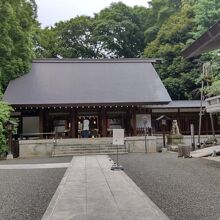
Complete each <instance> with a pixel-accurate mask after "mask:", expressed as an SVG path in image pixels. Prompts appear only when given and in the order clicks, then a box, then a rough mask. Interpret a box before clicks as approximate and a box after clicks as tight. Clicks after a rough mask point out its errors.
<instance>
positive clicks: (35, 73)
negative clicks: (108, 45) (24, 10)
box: [4, 59, 171, 105]
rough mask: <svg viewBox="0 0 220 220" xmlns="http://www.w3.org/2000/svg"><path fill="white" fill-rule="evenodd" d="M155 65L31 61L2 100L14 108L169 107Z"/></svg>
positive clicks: (131, 61) (144, 62)
mask: <svg viewBox="0 0 220 220" xmlns="http://www.w3.org/2000/svg"><path fill="white" fill-rule="evenodd" d="M156 61H157V60H155V59H146V60H145V59H119V60H116V59H115V60H80V59H77V60H76V59H62V60H59V59H43V60H34V61H33V63H32V69H31V72H30V73H28V74H26V75H24V76H22V77H20V78H18V79H15V80H13V81H11V82H10V83H9V85H8V88H7V90H6V92H5V94H4V100H5V101H8V102H9V103H11V104H14V105H46V104H51V105H52V104H73V105H76V104H79V105H80V104H117V103H120V104H121V103H126V104H131V103H132V104H135V103H139V104H149V103H151V104H156V103H159V104H162V103H168V102H170V101H171V99H170V96H169V94H168V93H167V90H166V89H165V87H164V85H163V84H162V82H161V80H160V78H159V76H158V75H157V73H156V71H155V69H154V67H153V65H152V62H156Z"/></svg>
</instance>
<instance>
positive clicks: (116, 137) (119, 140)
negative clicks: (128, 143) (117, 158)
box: [113, 129, 125, 145]
mask: <svg viewBox="0 0 220 220" xmlns="http://www.w3.org/2000/svg"><path fill="white" fill-rule="evenodd" d="M124 139H125V137H124V129H113V145H124Z"/></svg>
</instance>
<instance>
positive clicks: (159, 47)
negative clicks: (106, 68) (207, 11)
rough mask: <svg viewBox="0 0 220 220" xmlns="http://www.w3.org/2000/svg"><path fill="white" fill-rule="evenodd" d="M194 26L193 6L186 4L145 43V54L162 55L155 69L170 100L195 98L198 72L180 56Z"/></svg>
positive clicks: (147, 55) (146, 55)
mask: <svg viewBox="0 0 220 220" xmlns="http://www.w3.org/2000/svg"><path fill="white" fill-rule="evenodd" d="M193 26H194V9H193V7H192V5H190V4H186V3H185V4H184V5H182V7H181V10H179V11H178V12H176V13H175V14H173V15H172V16H170V17H169V19H168V20H167V21H166V22H165V23H164V24H163V25H162V26H161V28H160V30H159V32H158V34H157V37H156V39H155V40H154V41H152V42H151V43H150V44H148V46H147V47H146V49H145V52H144V56H145V57H162V58H163V63H162V64H159V65H157V66H156V68H157V70H158V72H159V74H160V76H161V79H162V80H163V82H164V85H165V86H166V88H167V90H168V92H169V94H170V96H171V97H172V99H192V98H196V97H195V96H194V94H193V93H192V91H194V90H195V89H196V88H197V85H196V78H197V77H198V76H199V72H198V70H197V69H196V67H195V66H194V64H193V63H191V62H189V61H186V60H183V59H182V57H181V51H182V50H183V49H184V47H185V45H186V42H187V40H188V39H190V38H191V32H192V31H193Z"/></svg>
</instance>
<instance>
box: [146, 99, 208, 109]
mask: <svg viewBox="0 0 220 220" xmlns="http://www.w3.org/2000/svg"><path fill="white" fill-rule="evenodd" d="M202 106H203V107H205V102H203V103H202ZM146 107H148V108H200V100H173V101H171V102H170V103H169V104H164V105H147V106H146Z"/></svg>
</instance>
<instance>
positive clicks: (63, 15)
mask: <svg viewBox="0 0 220 220" xmlns="http://www.w3.org/2000/svg"><path fill="white" fill-rule="evenodd" d="M35 1H36V3H37V5H38V20H39V21H40V23H41V25H42V26H43V27H45V26H52V25H53V24H55V23H56V22H58V21H61V20H62V21H64V20H68V19H70V18H73V17H75V16H77V15H90V16H91V15H93V14H94V12H95V13H97V12H99V11H100V10H101V9H103V8H105V7H108V6H109V5H110V4H111V3H112V2H119V0H35ZM121 1H122V2H123V3H125V4H126V5H129V6H134V5H141V6H147V2H148V0H121Z"/></svg>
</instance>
